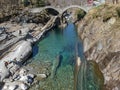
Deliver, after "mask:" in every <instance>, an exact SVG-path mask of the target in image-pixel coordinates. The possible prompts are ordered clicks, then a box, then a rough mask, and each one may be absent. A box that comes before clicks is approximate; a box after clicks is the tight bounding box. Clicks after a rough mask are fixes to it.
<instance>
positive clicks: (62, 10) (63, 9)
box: [29, 5, 92, 14]
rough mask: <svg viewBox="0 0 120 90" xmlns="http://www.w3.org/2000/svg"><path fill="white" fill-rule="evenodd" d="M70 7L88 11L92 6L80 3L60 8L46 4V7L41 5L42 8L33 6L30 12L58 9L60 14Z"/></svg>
mask: <svg viewBox="0 0 120 90" xmlns="http://www.w3.org/2000/svg"><path fill="white" fill-rule="evenodd" d="M70 8H79V9H82V10H83V11H85V12H86V13H87V12H88V11H89V10H90V9H91V8H92V7H91V6H89V7H88V6H79V5H70V6H67V7H64V8H59V7H54V6H45V7H40V8H32V9H30V10H29V12H31V13H40V12H42V11H43V10H46V9H53V10H55V11H57V12H58V13H59V14H63V13H64V12H65V11H66V10H68V9H70Z"/></svg>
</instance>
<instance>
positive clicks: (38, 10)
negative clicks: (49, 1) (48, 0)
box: [30, 6, 60, 14]
mask: <svg viewBox="0 0 120 90" xmlns="http://www.w3.org/2000/svg"><path fill="white" fill-rule="evenodd" d="M47 9H53V10H54V11H56V12H57V13H58V14H59V13H60V12H59V11H60V10H58V9H57V8H55V7H53V6H45V7H40V8H33V9H30V12H31V13H41V12H42V11H44V10H47Z"/></svg>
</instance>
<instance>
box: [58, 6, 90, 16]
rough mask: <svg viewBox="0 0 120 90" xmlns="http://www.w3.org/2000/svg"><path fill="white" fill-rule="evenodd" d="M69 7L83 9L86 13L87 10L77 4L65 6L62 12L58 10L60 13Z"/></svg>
mask: <svg viewBox="0 0 120 90" xmlns="http://www.w3.org/2000/svg"><path fill="white" fill-rule="evenodd" d="M70 8H79V9H81V10H83V11H85V12H86V13H87V12H88V10H87V9H86V8H85V7H82V6H79V5H70V6H67V7H65V8H64V9H63V10H62V12H60V13H61V14H63V13H64V12H65V11H66V10H68V9H70Z"/></svg>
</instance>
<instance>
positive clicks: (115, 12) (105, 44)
mask: <svg viewBox="0 0 120 90" xmlns="http://www.w3.org/2000/svg"><path fill="white" fill-rule="evenodd" d="M78 32H79V35H80V38H81V39H82V41H83V44H84V45H83V46H84V52H85V56H86V58H87V60H94V61H96V62H97V63H98V65H99V67H100V69H101V71H102V73H103V75H104V78H105V90H120V5H116V6H114V5H102V6H99V7H96V8H95V9H92V10H91V11H89V12H88V14H87V15H86V16H85V18H84V19H83V20H82V21H80V22H79V24H78Z"/></svg>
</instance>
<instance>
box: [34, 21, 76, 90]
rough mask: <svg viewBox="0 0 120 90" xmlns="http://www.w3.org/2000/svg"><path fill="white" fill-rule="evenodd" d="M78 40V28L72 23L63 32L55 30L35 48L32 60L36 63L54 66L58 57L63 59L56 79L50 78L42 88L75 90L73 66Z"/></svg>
mask: <svg viewBox="0 0 120 90" xmlns="http://www.w3.org/2000/svg"><path fill="white" fill-rule="evenodd" d="M77 40H78V37H77V31H76V27H75V25H74V24H72V23H70V24H68V26H67V27H66V28H64V29H63V30H62V29H55V30H52V31H50V32H48V33H47V34H46V35H45V38H44V39H42V40H41V41H40V42H38V43H37V44H36V45H35V46H34V47H33V58H32V59H33V61H34V63H35V62H37V63H38V62H44V61H50V62H51V63H53V65H54V63H56V62H55V60H57V56H58V55H61V57H62V58H61V60H60V62H59V66H58V67H57V70H56V72H55V73H56V75H55V76H54V78H53V79H51V76H50V77H49V78H48V79H47V80H45V82H44V84H43V86H41V88H43V89H45V90H73V79H74V78H73V77H74V76H73V70H74V67H73V64H74V60H75V44H76V41H77ZM53 65H52V66H51V73H52V67H53Z"/></svg>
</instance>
